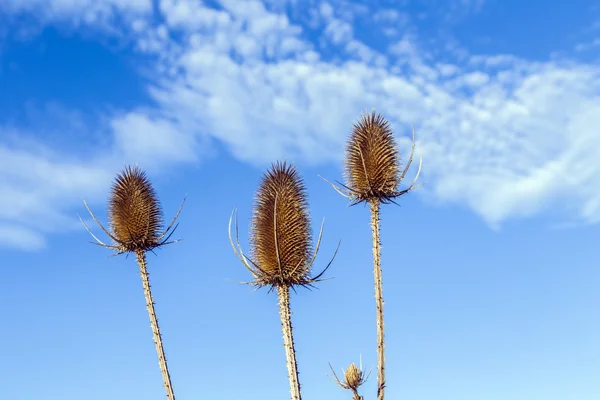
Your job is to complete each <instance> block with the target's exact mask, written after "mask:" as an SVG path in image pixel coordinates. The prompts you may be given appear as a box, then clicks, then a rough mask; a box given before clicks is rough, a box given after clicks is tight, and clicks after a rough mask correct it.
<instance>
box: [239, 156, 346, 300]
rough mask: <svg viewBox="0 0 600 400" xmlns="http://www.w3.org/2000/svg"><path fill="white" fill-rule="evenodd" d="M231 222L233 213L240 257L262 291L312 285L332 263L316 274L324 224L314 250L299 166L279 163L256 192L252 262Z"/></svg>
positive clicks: (252, 228)
mask: <svg viewBox="0 0 600 400" xmlns="http://www.w3.org/2000/svg"><path fill="white" fill-rule="evenodd" d="M234 213H235V210H234ZM232 219H233V213H232V218H231V219H230V221H229V224H230V225H229V227H230V233H229V238H230V241H231V245H232V247H233V249H234V252H235V253H236V255H237V256H238V258H240V260H241V261H242V263H243V264H244V265H245V266H246V267H247V268H248V269H249V270H250V272H251V273H252V275H253V277H254V281H253V282H250V283H252V284H253V285H255V286H257V287H261V286H270V287H271V289H273V288H275V287H277V286H288V287H294V286H308V287H310V286H312V284H313V283H314V282H317V281H318V280H320V279H319V278H320V277H321V276H322V275H323V273H324V272H325V271H326V270H327V269H328V268H329V266H330V265H331V262H332V261H333V258H332V259H331V261H330V262H329V264H328V265H327V267H326V268H325V269H324V270H323V271H322V272H321V273H319V274H318V275H316V276H314V277H312V276H311V268H312V265H313V263H314V260H315V258H316V255H317V252H318V250H319V245H320V242H321V235H322V232H323V226H321V232H320V233H319V238H318V240H317V245H316V247H315V248H314V249H313V245H312V235H311V223H310V217H309V214H308V200H307V195H306V189H305V186H304V182H303V181H302V178H301V177H300V175H299V174H298V172H297V170H296V168H295V167H293V166H292V165H288V164H287V163H286V162H285V161H284V162H283V163H280V162H276V163H275V164H273V165H272V166H271V169H269V170H268V171H267V172H266V173H265V175H264V176H263V178H262V180H261V183H260V186H259V189H258V191H257V193H256V196H255V204H254V211H253V216H252V223H251V227H250V244H251V248H252V250H251V255H252V258H250V257H247V256H246V255H244V253H243V251H242V249H241V246H240V244H239V240H238V241H237V248H236V246H235V245H234V244H233V239H232V238H231V220H232ZM236 239H237V221H236ZM338 247H339V245H338ZM336 253H337V249H336ZM336 253H334V256H333V257H335V254H336Z"/></svg>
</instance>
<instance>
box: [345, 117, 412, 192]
mask: <svg viewBox="0 0 600 400" xmlns="http://www.w3.org/2000/svg"><path fill="white" fill-rule="evenodd" d="M344 172H345V175H346V181H347V184H346V185H347V186H348V187H349V188H351V189H352V191H353V192H354V194H355V195H356V197H357V200H358V201H368V200H371V199H379V200H382V201H386V200H389V199H392V198H394V197H395V196H396V193H397V192H396V187H397V186H398V183H399V181H398V177H399V176H400V160H399V155H398V149H397V146H396V141H395V140H394V136H393V133H392V129H391V127H390V124H389V122H388V121H386V120H385V119H384V118H383V116H381V115H380V114H378V115H375V112H374V111H373V112H372V113H371V115H368V114H367V115H363V117H362V118H361V120H360V121H359V122H358V123H356V124H354V128H353V130H352V132H351V134H350V138H349V140H348V144H347V147H346V165H345V171H344Z"/></svg>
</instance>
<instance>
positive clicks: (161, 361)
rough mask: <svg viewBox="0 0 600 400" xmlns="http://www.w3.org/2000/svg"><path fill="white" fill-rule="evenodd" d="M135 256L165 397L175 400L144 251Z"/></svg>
mask: <svg viewBox="0 0 600 400" xmlns="http://www.w3.org/2000/svg"><path fill="white" fill-rule="evenodd" d="M136 256H137V261H138V265H139V266H140V275H141V276H142V285H143V287H144V295H145V297H146V308H147V309H148V316H149V317H150V326H151V327H152V334H153V335H154V344H155V346H156V353H157V354H158V365H159V366H160V372H161V374H162V378H163V382H164V386H165V390H166V392H167V398H168V399H169V400H175V394H174V393H173V386H172V385H171V377H170V376H169V368H168V367H167V358H166V357H165V350H164V348H163V343H162V338H161V335H160V328H159V327H158V320H157V319H156V312H155V311H154V300H153V299H152V292H151V290H150V279H149V278H148V270H147V268H146V253H144V252H143V251H139V252H137V253H136Z"/></svg>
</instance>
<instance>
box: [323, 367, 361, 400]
mask: <svg viewBox="0 0 600 400" xmlns="http://www.w3.org/2000/svg"><path fill="white" fill-rule="evenodd" d="M329 368H331V372H333V376H334V378H335V379H332V380H333V381H334V382H335V383H336V384H337V385H338V386H339V387H341V388H342V389H346V390H350V391H352V393H353V394H354V397H353V400H362V398H363V397H362V396H360V395H359V394H358V388H359V387H360V386H362V384H363V383H365V382H366V381H367V379H369V375H371V372H370V371H369V373H368V374H367V375H366V376H365V374H364V372H363V369H362V357H361V361H360V366H356V364H354V363H351V364H350V366H348V368H346V371H344V370H343V369H342V372H343V373H344V381H343V382H342V381H341V380H340V379H339V378H338V376H337V374H336V373H335V371H334V370H333V367H332V366H331V364H329Z"/></svg>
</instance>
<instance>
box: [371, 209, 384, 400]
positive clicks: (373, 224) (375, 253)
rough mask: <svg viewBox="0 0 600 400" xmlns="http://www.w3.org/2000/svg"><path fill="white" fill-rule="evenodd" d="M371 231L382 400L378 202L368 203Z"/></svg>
mask: <svg viewBox="0 0 600 400" xmlns="http://www.w3.org/2000/svg"><path fill="white" fill-rule="evenodd" d="M369 203H370V206H371V230H372V231H373V267H374V268H373V275H374V278H375V306H376V311H377V400H383V397H384V391H385V354H384V349H385V345H384V334H383V327H384V324H383V290H382V285H381V242H380V239H379V200H377V199H374V200H371V201H370V202H369Z"/></svg>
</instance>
